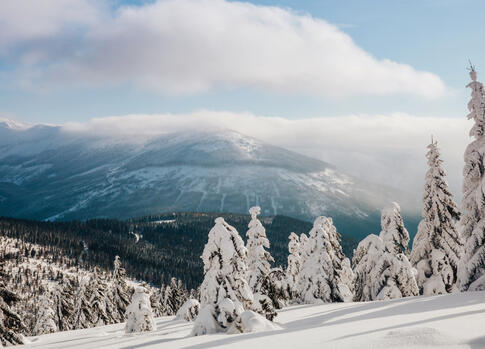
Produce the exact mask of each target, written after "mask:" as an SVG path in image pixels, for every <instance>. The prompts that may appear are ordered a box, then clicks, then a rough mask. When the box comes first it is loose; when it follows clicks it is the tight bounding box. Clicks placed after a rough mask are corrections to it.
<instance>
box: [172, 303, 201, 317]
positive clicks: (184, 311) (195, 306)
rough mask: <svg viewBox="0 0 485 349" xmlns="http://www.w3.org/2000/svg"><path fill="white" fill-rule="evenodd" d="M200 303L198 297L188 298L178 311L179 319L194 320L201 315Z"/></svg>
mask: <svg viewBox="0 0 485 349" xmlns="http://www.w3.org/2000/svg"><path fill="white" fill-rule="evenodd" d="M199 311H200V303H199V301H198V300H197V299H193V298H190V299H187V301H186V302H185V303H184V304H182V306H181V307H180V309H179V310H178V311H177V317H176V318H177V319H180V320H185V321H194V319H195V318H196V317H197V315H199Z"/></svg>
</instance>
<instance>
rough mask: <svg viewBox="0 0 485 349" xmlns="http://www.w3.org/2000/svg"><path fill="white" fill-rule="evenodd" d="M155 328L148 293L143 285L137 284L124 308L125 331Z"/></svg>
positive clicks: (151, 329)
mask: <svg viewBox="0 0 485 349" xmlns="http://www.w3.org/2000/svg"><path fill="white" fill-rule="evenodd" d="M155 329H156V327H155V319H154V318H153V313H152V307H151V305H150V295H149V293H148V290H147V289H146V288H145V287H142V286H138V287H137V288H136V289H135V292H134V293H133V297H132V299H131V303H130V305H129V306H128V307H127V308H126V324H125V333H135V332H148V331H153V330H155Z"/></svg>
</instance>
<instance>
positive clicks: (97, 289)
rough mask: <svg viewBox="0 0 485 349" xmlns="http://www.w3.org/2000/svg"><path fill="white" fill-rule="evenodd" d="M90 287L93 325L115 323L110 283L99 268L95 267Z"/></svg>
mask: <svg viewBox="0 0 485 349" xmlns="http://www.w3.org/2000/svg"><path fill="white" fill-rule="evenodd" d="M88 287H89V291H90V292H89V293H90V299H89V302H90V304H91V308H92V322H93V325H94V326H102V325H108V324H112V323H115V320H114V316H113V312H114V306H113V303H112V300H111V299H110V298H109V297H108V285H107V283H106V280H105V279H104V278H103V277H102V275H101V273H100V271H99V269H97V268H95V269H94V273H93V274H92V276H91V279H90V281H89V285H88Z"/></svg>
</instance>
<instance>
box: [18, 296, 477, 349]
mask: <svg viewBox="0 0 485 349" xmlns="http://www.w3.org/2000/svg"><path fill="white" fill-rule="evenodd" d="M173 319H174V318H173V317H162V318H158V319H157V321H156V322H157V326H158V330H157V331H155V332H153V333H145V334H139V335H125V333H124V331H123V325H112V326H104V327H98V328H93V329H87V330H78V331H70V332H61V333H56V334H51V335H44V336H40V337H31V338H29V340H30V341H31V343H30V344H27V345H26V346H25V347H27V348H49V349H54V348H81V349H82V348H144V349H148V348H194V349H195V348H214V347H231V348H246V349H247V348H251V349H254V348H265V349H268V348H295V347H299V348H326V349H327V348H393V349H394V348H429V347H433V346H434V347H437V348H438V347H439V348H441V347H446V348H485V329H484V323H485V292H469V293H462V294H455V295H446V296H435V297H411V298H405V299H398V300H392V301H382V302H369V303H339V304H324V305H302V306H294V307H289V308H287V309H284V310H282V311H281V312H280V314H279V315H278V317H277V318H276V321H277V322H278V323H279V325H280V326H281V329H280V330H274V331H268V332H259V333H249V334H240V335H224V334H221V335H206V336H201V337H187V336H188V334H189V332H190V329H191V327H192V324H191V323H187V322H184V321H180V320H173Z"/></svg>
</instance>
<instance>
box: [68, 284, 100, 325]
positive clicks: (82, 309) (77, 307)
mask: <svg viewBox="0 0 485 349" xmlns="http://www.w3.org/2000/svg"><path fill="white" fill-rule="evenodd" d="M88 284H89V276H88V275H80V277H79V281H78V287H77V290H76V295H75V298H74V310H73V314H72V328H74V329H81V328H89V327H92V326H93V325H95V323H94V321H93V317H94V316H93V307H92V304H91V299H90V293H91V292H90V291H89V289H88Z"/></svg>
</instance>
